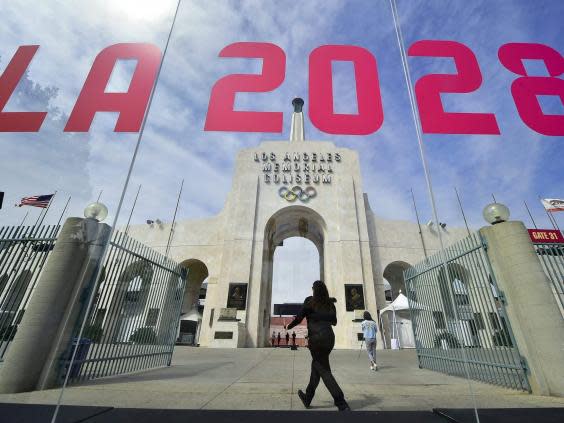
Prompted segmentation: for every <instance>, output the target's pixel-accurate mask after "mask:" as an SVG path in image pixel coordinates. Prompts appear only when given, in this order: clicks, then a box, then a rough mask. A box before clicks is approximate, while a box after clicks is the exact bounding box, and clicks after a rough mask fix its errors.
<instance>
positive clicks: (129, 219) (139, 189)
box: [125, 184, 141, 235]
mask: <svg viewBox="0 0 564 423" xmlns="http://www.w3.org/2000/svg"><path fill="white" fill-rule="evenodd" d="M139 191H141V184H139V188H137V194H135V200H133V207H131V212H130V213H129V218H128V219H127V225H125V234H126V235H127V232H128V231H129V222H131V216H133V210H135V205H136V204H137V197H139Z"/></svg>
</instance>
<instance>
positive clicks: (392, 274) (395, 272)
mask: <svg viewBox="0 0 564 423" xmlns="http://www.w3.org/2000/svg"><path fill="white" fill-rule="evenodd" d="M410 267H412V266H411V265H410V264H409V263H406V262H405V261H399V260H398V261H393V262H392V263H390V264H388V265H387V266H386V268H385V269H384V274H383V276H384V278H385V279H386V280H387V281H388V283H389V284H390V286H391V291H392V301H393V300H394V299H395V298H396V297H397V296H398V295H399V293H400V290H401V292H403V294H404V295H407V294H406V289H405V279H404V277H403V272H404V271H405V270H407V269H409V268H410Z"/></svg>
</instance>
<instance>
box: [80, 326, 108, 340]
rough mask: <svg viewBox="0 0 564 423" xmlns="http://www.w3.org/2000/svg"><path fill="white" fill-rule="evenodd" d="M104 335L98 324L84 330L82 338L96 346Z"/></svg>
mask: <svg viewBox="0 0 564 423" xmlns="http://www.w3.org/2000/svg"><path fill="white" fill-rule="evenodd" d="M103 335H104V329H102V326H101V325H100V324H93V325H88V326H86V327H85V328H84V332H83V333H82V337H83V338H87V339H90V341H92V342H93V343H95V344H97V343H98V342H100V340H101V339H102V336H103Z"/></svg>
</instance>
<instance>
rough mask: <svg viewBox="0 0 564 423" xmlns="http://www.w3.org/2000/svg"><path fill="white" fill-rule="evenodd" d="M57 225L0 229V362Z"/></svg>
mask: <svg viewBox="0 0 564 423" xmlns="http://www.w3.org/2000/svg"><path fill="white" fill-rule="evenodd" d="M59 229H60V226H59V225H52V226H4V227H2V228H0V361H3V358H4V355H5V354H6V352H7V351H8V348H9V346H10V343H11V342H12V340H13V339H14V336H15V335H16V332H17V330H18V325H19V323H20V322H21V320H22V317H23V314H24V312H25V308H26V306H27V304H28V302H29V299H30V298H31V295H32V293H33V288H34V287H35V284H36V282H37V280H38V278H39V274H40V273H41V270H42V269H43V265H44V264H45V261H46V260H47V257H48V256H49V254H50V252H51V250H53V246H54V245H55V240H56V239H57V234H58V233H59Z"/></svg>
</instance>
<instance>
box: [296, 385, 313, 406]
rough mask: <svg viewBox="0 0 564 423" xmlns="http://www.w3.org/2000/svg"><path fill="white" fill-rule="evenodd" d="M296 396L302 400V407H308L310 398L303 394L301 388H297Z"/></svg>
mask: <svg viewBox="0 0 564 423" xmlns="http://www.w3.org/2000/svg"><path fill="white" fill-rule="evenodd" d="M298 397H300V399H301V400H302V403H303V404H304V407H305V408H309V405H310V404H311V398H309V399H308V397H307V395H306V394H304V392H303V391H302V390H301V389H298Z"/></svg>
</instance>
